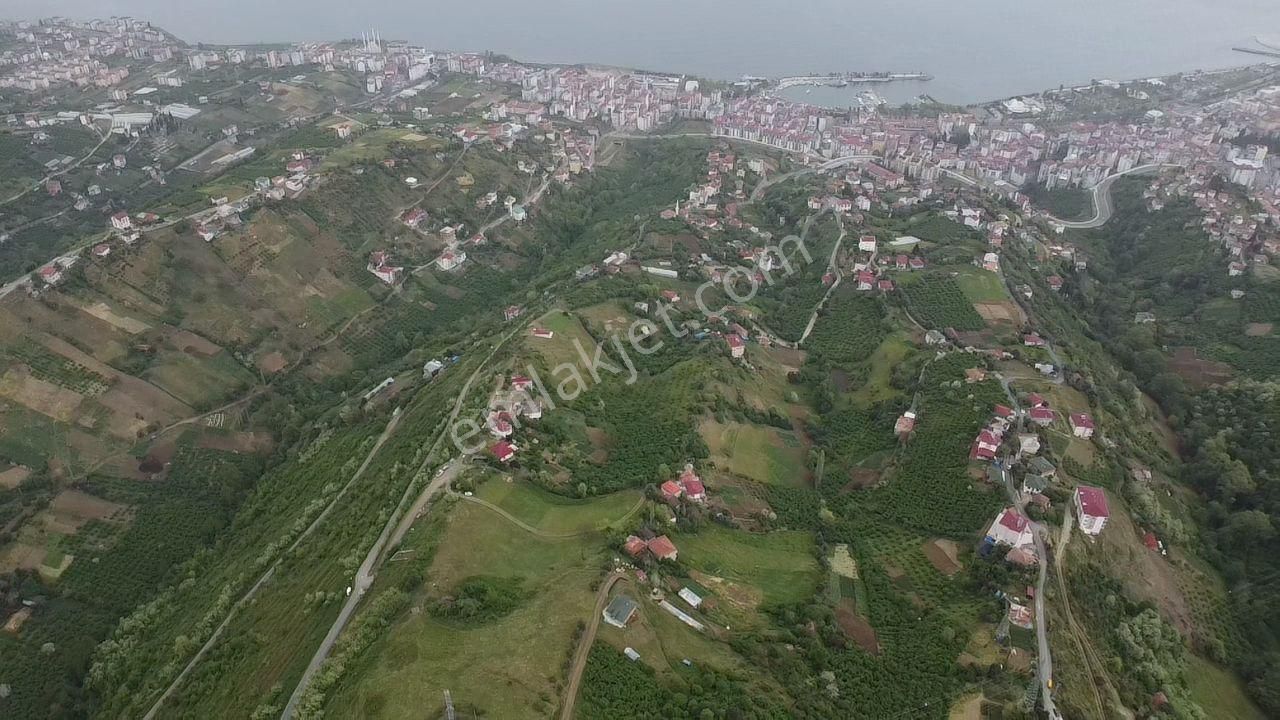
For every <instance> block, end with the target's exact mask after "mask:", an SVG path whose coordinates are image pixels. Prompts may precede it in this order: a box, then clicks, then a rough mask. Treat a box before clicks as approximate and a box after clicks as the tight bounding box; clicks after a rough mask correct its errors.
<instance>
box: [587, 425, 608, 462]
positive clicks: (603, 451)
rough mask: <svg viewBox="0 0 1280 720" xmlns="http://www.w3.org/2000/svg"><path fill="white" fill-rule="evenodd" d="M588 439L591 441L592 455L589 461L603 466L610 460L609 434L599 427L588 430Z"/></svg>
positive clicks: (588, 457) (589, 456)
mask: <svg viewBox="0 0 1280 720" xmlns="http://www.w3.org/2000/svg"><path fill="white" fill-rule="evenodd" d="M587 439H588V440H590V441H591V454H590V455H588V456H587V461H588V462H592V463H595V464H596V465H603V464H605V463H606V462H608V460H609V445H610V442H609V434H608V433H607V432H605V431H604V430H602V429H601V428H597V427H589V428H587Z"/></svg>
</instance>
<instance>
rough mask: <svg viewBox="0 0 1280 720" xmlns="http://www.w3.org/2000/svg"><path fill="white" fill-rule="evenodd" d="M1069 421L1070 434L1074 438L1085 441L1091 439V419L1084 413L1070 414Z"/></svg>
mask: <svg viewBox="0 0 1280 720" xmlns="http://www.w3.org/2000/svg"><path fill="white" fill-rule="evenodd" d="M1070 420H1071V432H1072V434H1074V435H1075V436H1076V437H1078V438H1085V439H1086V440H1087V439H1089V438H1091V437H1093V418H1091V417H1089V416H1088V415H1086V414H1085V413H1072V414H1071V416H1070Z"/></svg>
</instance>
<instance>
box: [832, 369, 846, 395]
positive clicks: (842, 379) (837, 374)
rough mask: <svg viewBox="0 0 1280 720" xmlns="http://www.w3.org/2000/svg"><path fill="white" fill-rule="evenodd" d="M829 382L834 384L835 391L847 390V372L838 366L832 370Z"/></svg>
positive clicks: (844, 391)
mask: <svg viewBox="0 0 1280 720" xmlns="http://www.w3.org/2000/svg"><path fill="white" fill-rule="evenodd" d="M831 384H832V385H835V386H836V391H837V392H839V393H847V392H849V385H850V383H849V373H847V372H845V371H844V370H841V369H839V368H836V369H835V370H832V371H831Z"/></svg>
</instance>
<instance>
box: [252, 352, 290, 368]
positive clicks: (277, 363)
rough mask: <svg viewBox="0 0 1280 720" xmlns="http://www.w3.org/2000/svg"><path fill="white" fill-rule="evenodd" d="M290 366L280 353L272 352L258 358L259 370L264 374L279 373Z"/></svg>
mask: <svg viewBox="0 0 1280 720" xmlns="http://www.w3.org/2000/svg"><path fill="white" fill-rule="evenodd" d="M288 364H289V361H288V360H286V359H285V357H284V355H283V354H281V353H280V352H272V353H267V354H266V355H263V356H262V357H260V358H258V369H259V370H261V371H262V372H264V373H278V372H280V371H281V370H283V369H284V368H285V366H286V365H288Z"/></svg>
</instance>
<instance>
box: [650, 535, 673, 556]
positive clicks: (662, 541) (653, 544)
mask: <svg viewBox="0 0 1280 720" xmlns="http://www.w3.org/2000/svg"><path fill="white" fill-rule="evenodd" d="M649 552H651V553H653V556H654V557H656V558H658V559H659V560H675V559H676V556H677V555H678V554H679V551H678V550H676V546H675V543H672V542H671V540H670V539H669V538H668V537H667V536H666V535H659V536H658V537H656V538H654V539H652V540H650V541H649Z"/></svg>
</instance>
